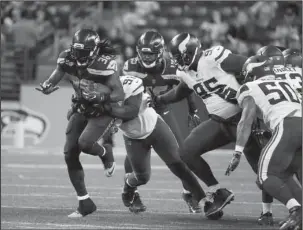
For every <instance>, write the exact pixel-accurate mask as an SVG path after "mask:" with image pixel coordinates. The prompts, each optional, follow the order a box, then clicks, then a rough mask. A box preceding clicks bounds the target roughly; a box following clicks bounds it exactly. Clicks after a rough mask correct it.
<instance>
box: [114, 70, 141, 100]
mask: <svg viewBox="0 0 303 230" xmlns="http://www.w3.org/2000/svg"><path fill="white" fill-rule="evenodd" d="M120 81H121V84H122V86H123V90H124V93H125V99H127V98H129V97H131V96H136V95H138V94H139V93H142V92H144V86H143V81H142V80H141V79H140V78H137V77H134V76H129V75H126V76H121V77H120Z"/></svg>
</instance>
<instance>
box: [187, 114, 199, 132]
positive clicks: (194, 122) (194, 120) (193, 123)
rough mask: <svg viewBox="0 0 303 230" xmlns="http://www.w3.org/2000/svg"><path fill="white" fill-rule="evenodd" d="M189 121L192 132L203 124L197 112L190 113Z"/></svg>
mask: <svg viewBox="0 0 303 230" xmlns="http://www.w3.org/2000/svg"><path fill="white" fill-rule="evenodd" d="M187 121H188V127H189V128H190V130H192V129H193V128H195V127H197V126H198V125H199V124H200V123H201V119H200V117H199V116H198V114H197V113H196V111H195V112H194V113H188V116H187Z"/></svg>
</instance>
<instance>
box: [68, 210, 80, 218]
mask: <svg viewBox="0 0 303 230" xmlns="http://www.w3.org/2000/svg"><path fill="white" fill-rule="evenodd" d="M82 217H83V215H82V214H81V213H80V212H79V211H78V210H77V211H74V212H73V213H71V214H69V215H68V218H73V219H75V218H82Z"/></svg>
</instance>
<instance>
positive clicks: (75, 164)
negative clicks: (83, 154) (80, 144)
mask: <svg viewBox="0 0 303 230" xmlns="http://www.w3.org/2000/svg"><path fill="white" fill-rule="evenodd" d="M64 159H65V163H66V165H67V168H68V170H81V169H83V168H82V165H81V163H80V160H79V155H78V156H73V155H72V154H71V153H64Z"/></svg>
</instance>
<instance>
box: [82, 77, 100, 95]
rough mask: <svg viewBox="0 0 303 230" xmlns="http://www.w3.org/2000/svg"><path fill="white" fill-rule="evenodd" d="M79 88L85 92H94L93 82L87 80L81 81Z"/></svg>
mask: <svg viewBox="0 0 303 230" xmlns="http://www.w3.org/2000/svg"><path fill="white" fill-rule="evenodd" d="M79 88H80V89H81V90H83V91H85V92H90V91H94V89H95V88H96V87H95V82H94V81H91V80H87V79H81V80H80V85H79Z"/></svg>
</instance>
